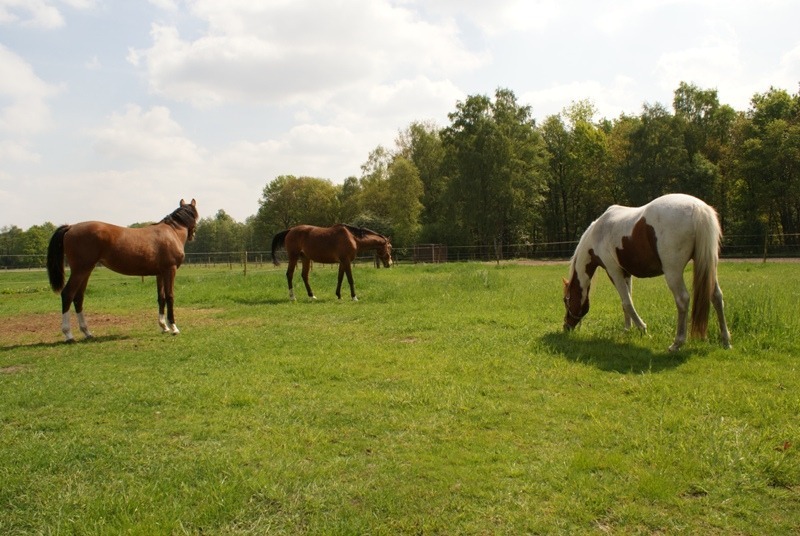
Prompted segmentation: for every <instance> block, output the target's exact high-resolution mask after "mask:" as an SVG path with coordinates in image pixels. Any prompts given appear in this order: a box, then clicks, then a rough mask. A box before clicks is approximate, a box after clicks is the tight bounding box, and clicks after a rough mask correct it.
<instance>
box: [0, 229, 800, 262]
mask: <svg viewBox="0 0 800 536" xmlns="http://www.w3.org/2000/svg"><path fill="white" fill-rule="evenodd" d="M576 245H577V241H574V240H573V241H564V242H541V243H528V244H503V245H498V246H494V245H482V246H450V245H446V244H417V245H414V246H411V247H408V248H395V249H394V250H393V252H392V254H393V257H394V260H395V262H400V263H414V262H463V261H495V260H498V261H499V260H511V259H530V260H567V259H569V258H570V257H571V256H572V253H573V251H574V250H575V246H576ZM721 256H722V258H763V259H775V258H800V235H769V236H767V237H766V240H765V238H764V236H760V237H759V236H755V235H753V236H743V235H738V236H729V237H726V239H725V240H724V242H723V243H722V249H721ZM279 259H280V260H281V262H285V261H286V256H285V252H283V251H281V252H280V253H279ZM373 259H374V257H373V256H371V255H364V256H359V260H360V261H362V262H372V261H373ZM45 263H46V256H45V255H44V254H38V255H3V254H0V270H2V269H15V268H43V267H44V266H45ZM184 263H185V264H195V265H207V266H219V265H228V266H229V267H230V268H233V266H238V267H244V269H245V270H247V267H248V265H249V266H254V267H262V266H264V265H271V264H272V255H271V253H270V252H268V251H224V252H191V253H187V254H186V259H185V260H184Z"/></svg>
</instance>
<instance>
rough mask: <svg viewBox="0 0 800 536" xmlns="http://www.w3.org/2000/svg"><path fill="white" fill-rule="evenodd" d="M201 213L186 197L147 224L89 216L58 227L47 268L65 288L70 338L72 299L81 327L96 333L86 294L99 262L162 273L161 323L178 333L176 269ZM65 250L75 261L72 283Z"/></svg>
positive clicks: (131, 271)
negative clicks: (132, 225) (90, 324)
mask: <svg viewBox="0 0 800 536" xmlns="http://www.w3.org/2000/svg"><path fill="white" fill-rule="evenodd" d="M197 218H198V214H197V205H196V203H195V200H194V199H192V202H191V203H185V202H184V201H183V199H181V202H180V206H179V207H178V208H177V209H176V210H175V211H173V212H172V214H170V215H169V216H166V217H165V218H164V219H163V220H161V221H160V222H159V223H154V224H153V225H149V226H147V227H141V228H129V227H118V226H116V225H112V224H110V223H103V222H99V221H85V222H81V223H76V224H74V225H62V226H61V227H59V228H58V229H56V232H55V233H53V236H52V238H51V239H50V245H49V246H48V248H47V274H48V277H49V278H50V286H51V287H52V288H53V290H54V291H55V292H59V291H60V292H61V315H62V320H61V331H62V332H63V333H64V337H65V338H66V341H67V342H72V341H74V340H75V339H74V337H73V336H72V329H71V328H70V319H69V309H70V307H71V306H72V304H74V305H75V313H76V314H77V316H78V325H79V326H80V328H81V331H82V332H83V334H84V335H85V336H86V337H87V338H90V337H92V333H91V332H90V331H89V328H88V327H87V325H86V319H85V318H84V316H83V296H84V293H85V292H86V285H87V283H88V282H89V276H90V275H91V274H92V270H94V268H95V266H97V264H102V265H103V266H105V267H106V268H109V269H111V270H114V271H115V272H119V273H121V274H124V275H140V276H145V275H154V276H156V285H157V290H158V325H159V326H161V329H162V331H164V332H165V333H168V332H171V333H172V334H173V335H177V334H178V333H179V331H178V326H176V325H175V313H174V312H173V303H174V285H175V272H176V270H177V269H178V267H179V266H180V265H181V263H182V262H183V258H184V252H183V246H184V244H185V243H186V241H187V240H192V238H194V232H195V227H196V226H197ZM65 256H66V258H67V264H69V267H70V275H69V281H67V284H66V285H65V284H64V257H65ZM165 306H166V309H167V318H166V321H165V319H164V307H165ZM167 322H168V323H167Z"/></svg>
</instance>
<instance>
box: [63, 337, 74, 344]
mask: <svg viewBox="0 0 800 536" xmlns="http://www.w3.org/2000/svg"><path fill="white" fill-rule="evenodd" d="M64 343H65V344H75V339H74V338H70V339H64Z"/></svg>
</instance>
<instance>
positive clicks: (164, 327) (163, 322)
mask: <svg viewBox="0 0 800 536" xmlns="http://www.w3.org/2000/svg"><path fill="white" fill-rule="evenodd" d="M158 325H159V326H160V327H161V331H162V332H164V333H169V327H167V319H166V317H165V316H164V315H163V314H160V315H158Z"/></svg>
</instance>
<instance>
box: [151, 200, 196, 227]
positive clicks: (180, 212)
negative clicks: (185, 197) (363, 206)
mask: <svg viewBox="0 0 800 536" xmlns="http://www.w3.org/2000/svg"><path fill="white" fill-rule="evenodd" d="M196 222H197V209H196V208H194V206H193V205H190V204H186V205H183V206H180V207H178V208H176V209H175V210H173V211H172V213H171V214H169V215H168V216H164V219H163V220H161V221H160V222H159V223H166V224H167V225H172V226H173V227H174V226H175V225H180V226H181V227H185V228H187V229H191V228H192V227H194V226H195V225H196Z"/></svg>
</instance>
